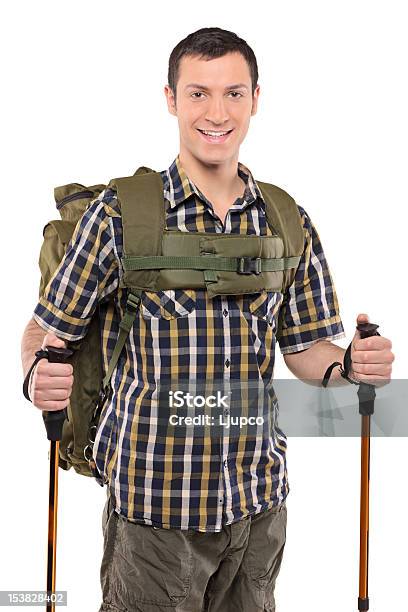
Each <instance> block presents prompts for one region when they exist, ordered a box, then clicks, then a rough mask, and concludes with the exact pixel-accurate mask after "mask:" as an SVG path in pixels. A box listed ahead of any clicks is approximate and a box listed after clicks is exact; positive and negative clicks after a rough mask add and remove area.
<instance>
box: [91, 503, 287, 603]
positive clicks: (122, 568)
mask: <svg viewBox="0 0 408 612" xmlns="http://www.w3.org/2000/svg"><path fill="white" fill-rule="evenodd" d="M286 514H287V510H286V503H285V502H283V504H282V505H281V506H280V507H278V508H271V509H270V510H266V511H265V512H261V513H260V514H257V515H254V516H253V517H251V516H249V517H246V518H245V519H243V520H241V521H238V522H236V523H233V524H231V525H225V526H223V528H222V531H220V532H219V533H203V532H198V531H195V530H193V529H188V530H180V529H160V528H154V527H151V526H149V525H142V524H138V523H132V522H130V521H128V520H126V519H125V518H124V517H122V516H120V515H118V514H117V513H116V512H115V511H114V510H113V508H112V503H111V500H110V498H109V497H108V499H107V501H106V504H105V507H104V511H103V518H102V524H103V533H104V553H103V559H102V565H101V572H100V575H101V586H102V594H103V603H102V605H101V607H100V608H99V612H108V611H109V612H125V611H126V612H275V610H276V608H275V599H274V587H275V580H276V577H277V575H278V573H279V570H280V565H281V562H282V556H283V549H284V546H285V541H286Z"/></svg>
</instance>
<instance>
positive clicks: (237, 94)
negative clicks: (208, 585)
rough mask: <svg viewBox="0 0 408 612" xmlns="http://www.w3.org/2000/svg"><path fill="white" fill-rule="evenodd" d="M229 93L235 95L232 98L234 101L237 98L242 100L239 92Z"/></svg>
mask: <svg viewBox="0 0 408 612" xmlns="http://www.w3.org/2000/svg"><path fill="white" fill-rule="evenodd" d="M229 93H230V94H235V95H234V96H233V98H235V99H236V100H238V99H239V98H242V93H240V92H239V91H230V92H229Z"/></svg>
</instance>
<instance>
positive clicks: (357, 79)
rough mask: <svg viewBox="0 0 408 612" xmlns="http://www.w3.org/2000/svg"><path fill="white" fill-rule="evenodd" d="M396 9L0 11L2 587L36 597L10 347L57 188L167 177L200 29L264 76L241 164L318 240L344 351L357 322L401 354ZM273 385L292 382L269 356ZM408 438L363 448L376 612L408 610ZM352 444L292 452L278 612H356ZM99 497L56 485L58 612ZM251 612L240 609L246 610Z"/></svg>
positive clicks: (39, 557) (36, 565) (278, 6)
mask: <svg viewBox="0 0 408 612" xmlns="http://www.w3.org/2000/svg"><path fill="white" fill-rule="evenodd" d="M404 10H405V7H404V3H403V2H397V1H395V0H394V1H390V2H388V3H387V4H385V3H380V2H376V1H371V2H368V1H357V2H356V1H353V2H351V1H349V0H343V2H327V1H326V2H324V1H316V0H311V1H310V0H309V2H302V1H301V0H297V1H291V2H285V3H282V2H275V1H270V2H268V3H262V5H260V4H256V3H248V2H242V1H240V0H235V2H224V3H220V2H214V1H212V0H207V2H206V3H205V5H204V3H203V4H202V6H200V5H199V4H196V3H194V4H193V3H191V2H186V1H184V0H182V1H180V0H179V2H177V3H164V2H163V3H136V2H116V3H108V2H105V1H100V0H99V1H98V2H96V1H94V0H92V1H88V2H86V3H85V2H77V1H71V2H69V3H68V2H64V3H61V2H51V1H42V2H41V1H37V2H35V3H34V2H31V3H30V2H18V1H16V2H14V3H13V5H11V3H10V4H9V7H8V9H7V11H6V12H5V11H4V8H3V9H2V12H3V15H2V37H1V39H0V45H1V49H0V51H1V56H2V60H3V61H2V64H3V67H2V79H1V80H2V85H3V93H2V97H1V105H2V110H1V135H2V136H1V138H2V154H3V160H2V162H1V170H2V199H1V205H2V211H3V215H2V269H3V274H2V285H3V291H2V295H3V298H2V300H1V308H2V313H1V321H2V327H3V334H4V336H3V357H2V368H1V376H2V406H1V408H2V422H1V432H2V435H1V445H0V452H1V457H0V460H1V466H2V479H1V503H0V530H1V553H0V554H1V572H0V589H3V590H5V589H25V590H28V589H44V588H45V569H46V539H47V507H48V448H49V443H48V442H47V440H46V437H45V430H44V426H43V422H42V419H41V415H40V413H39V411H37V410H36V409H35V408H34V407H33V406H32V405H31V404H29V403H28V402H27V401H26V400H25V399H24V398H23V396H22V393H21V384H22V371H21V363H20V340H21V336H22V333H23V330H24V327H25V325H26V323H27V322H28V320H29V318H30V317H31V313H32V311H33V309H34V307H35V305H36V301H37V295H38V283H39V270H38V266H37V258H38V252H39V248H40V245H41V239H42V228H43V225H44V224H45V223H46V222H47V221H48V219H50V218H56V217H57V212H56V210H55V209H54V203H53V192H52V190H53V187H54V186H56V185H62V184H65V183H68V182H73V181H75V182H80V183H83V184H85V185H86V184H94V183H100V182H107V181H108V180H109V179H110V178H111V177H114V176H123V175H127V174H129V173H132V172H133V171H134V169H135V168H136V167H138V166H139V165H147V166H150V167H153V168H155V169H157V170H162V169H164V168H166V167H167V166H168V165H169V164H170V163H171V161H172V160H173V159H174V157H175V156H176V154H177V152H178V131H177V120H176V118H175V117H173V116H171V115H169V114H168V112H167V108H166V106H165V98H164V94H163V86H164V84H165V83H166V82H167V81H166V79H167V62H168V56H169V54H170V52H171V50H172V49H173V47H174V46H175V45H176V44H177V42H178V41H179V40H181V39H182V38H184V37H185V36H186V35H187V34H188V33H190V32H192V31H194V30H196V29H198V28H200V27H204V26H219V27H224V28H227V29H231V30H233V31H235V32H237V33H238V34H239V35H240V36H241V37H243V38H244V39H246V40H247V42H248V43H249V44H250V45H251V46H252V47H253V49H254V51H255V54H256V55H257V58H258V63H259V72H260V79H259V83H260V85H261V97H260V104H259V111H258V114H257V116H256V117H254V118H253V120H252V124H251V128H250V131H249V134H248V137H247V140H246V141H245V143H244V146H242V149H241V155H240V160H241V161H242V162H243V163H245V164H247V165H248V166H249V168H250V169H251V170H252V172H253V173H254V175H255V177H256V178H258V179H260V180H266V181H270V182H273V183H275V184H277V185H279V186H281V187H283V188H284V189H286V190H288V191H289V193H291V194H292V195H293V196H294V197H295V198H296V199H297V201H298V203H299V204H301V205H302V206H303V207H304V208H305V209H306V210H307V212H308V213H309V214H310V216H311V218H312V220H313V222H314V223H315V225H316V227H317V229H318V232H319V234H320V237H321V239H322V243H323V247H324V249H325V252H326V256H327V259H328V262H329V265H330V269H331V272H332V276H333V278H334V282H335V286H336V289H337V293H338V297H339V302H340V309H341V315H342V319H343V323H344V326H345V329H346V333H347V339H345V340H344V341H340V342H339V344H341V346H343V347H344V348H345V347H346V346H347V345H348V343H349V342H350V340H351V337H352V335H353V333H354V326H355V319H356V316H357V314H358V313H359V312H367V313H368V314H369V316H370V318H371V320H372V321H374V322H377V323H379V324H380V333H381V334H382V335H384V336H386V337H388V338H391V339H392V341H393V351H394V353H395V355H396V360H395V362H394V374H393V376H394V377H395V378H404V377H405V378H406V374H407V364H408V359H407V357H408V351H407V327H406V322H405V317H406V296H407V293H406V286H407V281H406V278H405V276H406V275H405V260H406V243H407V211H406V207H407V188H406V169H407V155H406V151H407V141H408V133H407V132H408V130H407V108H408V99H407V98H408V96H407V79H406V70H407V68H406V58H407V52H408V49H407V46H408V45H407V38H406V24H407V19H406V15H405V14H404ZM276 376H277V377H291V374H290V372H289V371H288V370H287V369H286V367H285V365H284V362H283V359H282V357H281V356H280V354H279V355H278V363H277V368H276ZM406 448H407V445H406V439H405V438H394V439H390V438H388V439H383V438H382V439H374V440H373V441H372V466H371V525H370V528H371V531H370V573H369V578H370V586H369V593H370V597H371V607H370V610H373V611H374V612H386V611H388V610H393V609H399V610H402V609H405V606H406V551H407V549H408V535H407V522H406V513H407V510H406V508H407V501H408V496H407V492H406V482H407V461H406ZM359 453H360V446H359V438H354V439H350V438H346V439H333V438H329V439H310V438H309V439H296V438H289V441H288V468H289V480H290V486H291V492H290V494H289V497H288V531H287V545H286V549H285V557H284V562H283V565H282V569H281V573H280V576H279V578H278V584H277V589H276V598H277V602H278V611H279V612H293V611H294V610H313V611H314V612H323V611H325V612H327V610H330V611H331V612H345V611H346V610H347V611H351V610H356V609H357V606H356V602H357V591H358V537H359V486H360V482H359V474H360V463H359V462H360V454H359ZM104 501H105V490H104V489H102V488H100V487H98V485H97V484H96V483H95V482H94V481H93V480H91V479H86V478H82V477H80V476H77V475H76V474H75V473H74V472H73V471H72V470H71V471H70V472H68V473H66V472H62V470H60V482H59V516H58V564H57V588H59V589H63V590H67V591H68V600H69V605H68V610H70V611H71V610H72V611H74V612H82V611H84V610H87V611H88V610H89V611H91V610H95V611H96V610H97V609H98V607H99V604H100V600H101V596H100V586H99V568H100V561H101V557H102V543H103V540H102V531H101V513H102V507H103V504H104ZM247 612H252V611H247Z"/></svg>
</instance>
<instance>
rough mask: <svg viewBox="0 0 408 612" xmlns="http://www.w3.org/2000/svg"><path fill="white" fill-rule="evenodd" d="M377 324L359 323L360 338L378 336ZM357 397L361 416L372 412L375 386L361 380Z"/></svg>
mask: <svg viewBox="0 0 408 612" xmlns="http://www.w3.org/2000/svg"><path fill="white" fill-rule="evenodd" d="M378 327H379V326H378V325H376V324H375V323H359V324H358V325H357V329H358V331H359V332H360V337H361V338H369V337H370V336H379V335H380V334H379V333H378V331H377V329H378ZM357 395H358V399H359V407H358V411H359V413H360V414H361V416H371V415H372V414H374V400H375V386H374V385H370V384H369V383H364V382H361V383H360V385H359V387H358V391H357Z"/></svg>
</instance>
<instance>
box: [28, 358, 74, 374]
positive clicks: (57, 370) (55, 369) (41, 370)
mask: <svg viewBox="0 0 408 612" xmlns="http://www.w3.org/2000/svg"><path fill="white" fill-rule="evenodd" d="M36 368H37V373H38V374H41V376H49V377H54V376H57V377H59V376H71V375H72V373H73V371H74V368H73V367H72V364H70V363H52V362H51V363H50V362H49V361H44V362H43V363H42V362H41V361H40V362H39V363H38V365H37V366H36Z"/></svg>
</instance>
